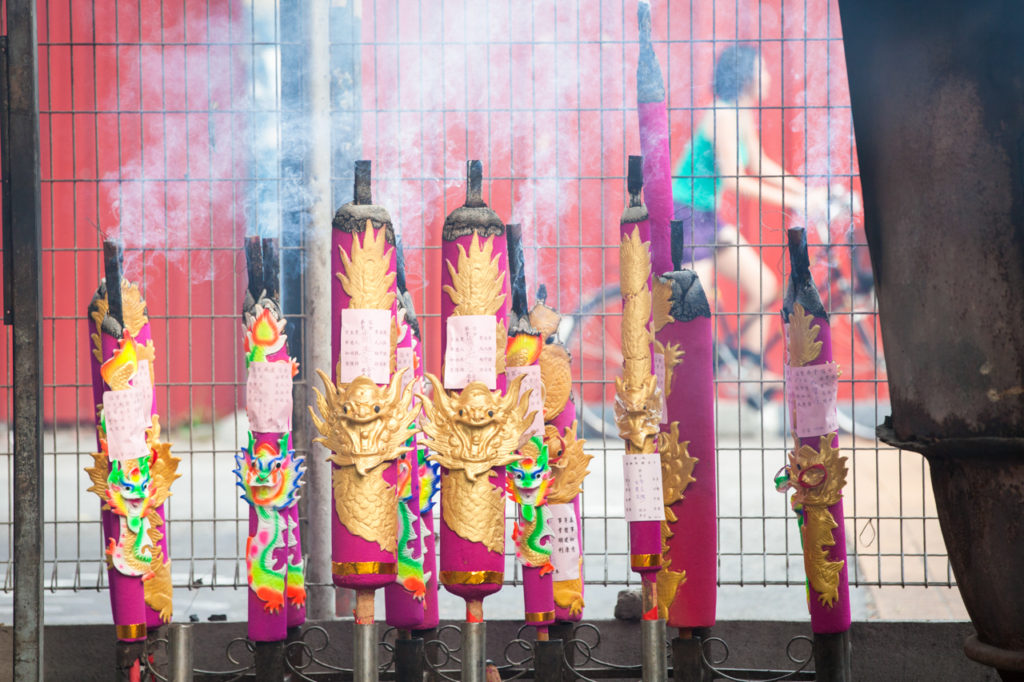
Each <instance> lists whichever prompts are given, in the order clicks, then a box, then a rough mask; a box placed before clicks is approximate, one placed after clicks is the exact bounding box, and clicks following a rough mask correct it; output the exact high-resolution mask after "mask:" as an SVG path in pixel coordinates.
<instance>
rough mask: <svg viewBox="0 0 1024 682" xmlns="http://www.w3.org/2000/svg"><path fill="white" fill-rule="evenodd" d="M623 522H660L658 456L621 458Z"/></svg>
mask: <svg viewBox="0 0 1024 682" xmlns="http://www.w3.org/2000/svg"><path fill="white" fill-rule="evenodd" d="M622 474H623V481H624V483H623V486H624V488H625V492H626V497H625V507H626V521H630V522H632V521H664V520H665V505H664V503H663V497H662V492H661V456H660V455H658V453H657V452H645V453H641V454H637V455H624V456H623V457H622Z"/></svg>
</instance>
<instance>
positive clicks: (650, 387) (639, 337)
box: [616, 156, 661, 620]
mask: <svg viewBox="0 0 1024 682" xmlns="http://www.w3.org/2000/svg"><path fill="white" fill-rule="evenodd" d="M642 163H643V160H642V158H641V157H639V156H631V157H629V177H628V189H629V197H630V199H629V206H628V207H627V208H626V209H625V211H623V214H622V218H621V220H620V232H621V236H622V245H621V247H620V252H619V267H620V272H621V277H620V281H621V282H622V283H623V318H622V320H623V322H622V334H623V339H622V341H623V343H622V345H623V358H624V359H623V377H622V378H621V379H620V380H619V384H618V389H619V390H618V397H617V399H616V402H617V404H616V420H617V422H618V423H619V431H620V434H621V435H622V437H623V438H624V439H625V440H626V454H625V457H627V458H629V457H633V456H639V455H641V454H642V453H657V441H656V436H657V433H658V424H657V422H658V417H659V416H660V405H661V399H660V396H659V394H658V391H657V387H656V386H655V385H654V382H655V381H656V378H655V376H654V374H653V365H652V361H653V358H652V354H651V349H650V345H649V343H647V342H646V340H645V335H646V334H647V329H648V327H649V324H650V321H651V253H650V234H651V227H650V222H649V220H648V213H647V209H646V208H645V207H644V205H643V203H642V202H641V201H640V192H641V189H642V188H643V172H642ZM627 282H631V283H633V284H635V285H636V287H637V290H636V291H629V290H628V287H627V286H626V283H627ZM631 353H632V354H631ZM645 485H647V486H650V487H651V488H652V491H653V490H657V491H658V492H659V493H660V489H661V484H660V481H654V480H653V478H652V479H648V480H646V481H645ZM629 552H630V567H631V568H632V570H633V571H635V572H637V573H639V574H640V575H641V577H642V579H643V585H642V586H643V590H644V614H643V615H644V619H645V620H657V618H658V612H657V605H656V603H655V598H654V584H655V580H656V576H657V574H658V571H659V570H660V569H661V521H660V520H657V521H656V520H638V521H631V522H630V523H629Z"/></svg>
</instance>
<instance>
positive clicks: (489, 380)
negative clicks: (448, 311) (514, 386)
mask: <svg viewBox="0 0 1024 682" xmlns="http://www.w3.org/2000/svg"><path fill="white" fill-rule="evenodd" d="M496 326H497V318H496V317H495V316H494V315H454V316H452V317H449V318H448V323H447V326H446V330H447V336H448V338H447V340H446V342H445V349H444V387H445V388H465V387H466V384H469V383H470V382H473V381H480V382H483V383H484V385H486V386H487V388H489V389H490V390H492V391H493V390H494V389H496V388H497V387H498V375H497V372H496V371H495V366H494V365H495V359H496V354H497V345H498V331H497V329H496Z"/></svg>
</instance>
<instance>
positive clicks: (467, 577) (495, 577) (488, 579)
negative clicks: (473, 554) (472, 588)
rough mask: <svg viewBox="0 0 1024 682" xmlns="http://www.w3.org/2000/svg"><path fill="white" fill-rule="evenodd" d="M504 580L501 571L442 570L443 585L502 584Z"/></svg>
mask: <svg viewBox="0 0 1024 682" xmlns="http://www.w3.org/2000/svg"><path fill="white" fill-rule="evenodd" d="M504 581H505V574H504V573H502V572H501V571H441V584H442V585H500V584H501V583H503V582H504Z"/></svg>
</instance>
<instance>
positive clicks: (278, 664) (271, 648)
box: [254, 642, 285, 682]
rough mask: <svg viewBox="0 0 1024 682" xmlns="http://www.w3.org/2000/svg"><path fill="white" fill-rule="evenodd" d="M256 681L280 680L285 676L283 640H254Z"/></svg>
mask: <svg viewBox="0 0 1024 682" xmlns="http://www.w3.org/2000/svg"><path fill="white" fill-rule="evenodd" d="M254 658H255V659H256V682H281V680H283V679H284V676H285V664H284V642H256V655H255V657H254Z"/></svg>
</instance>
